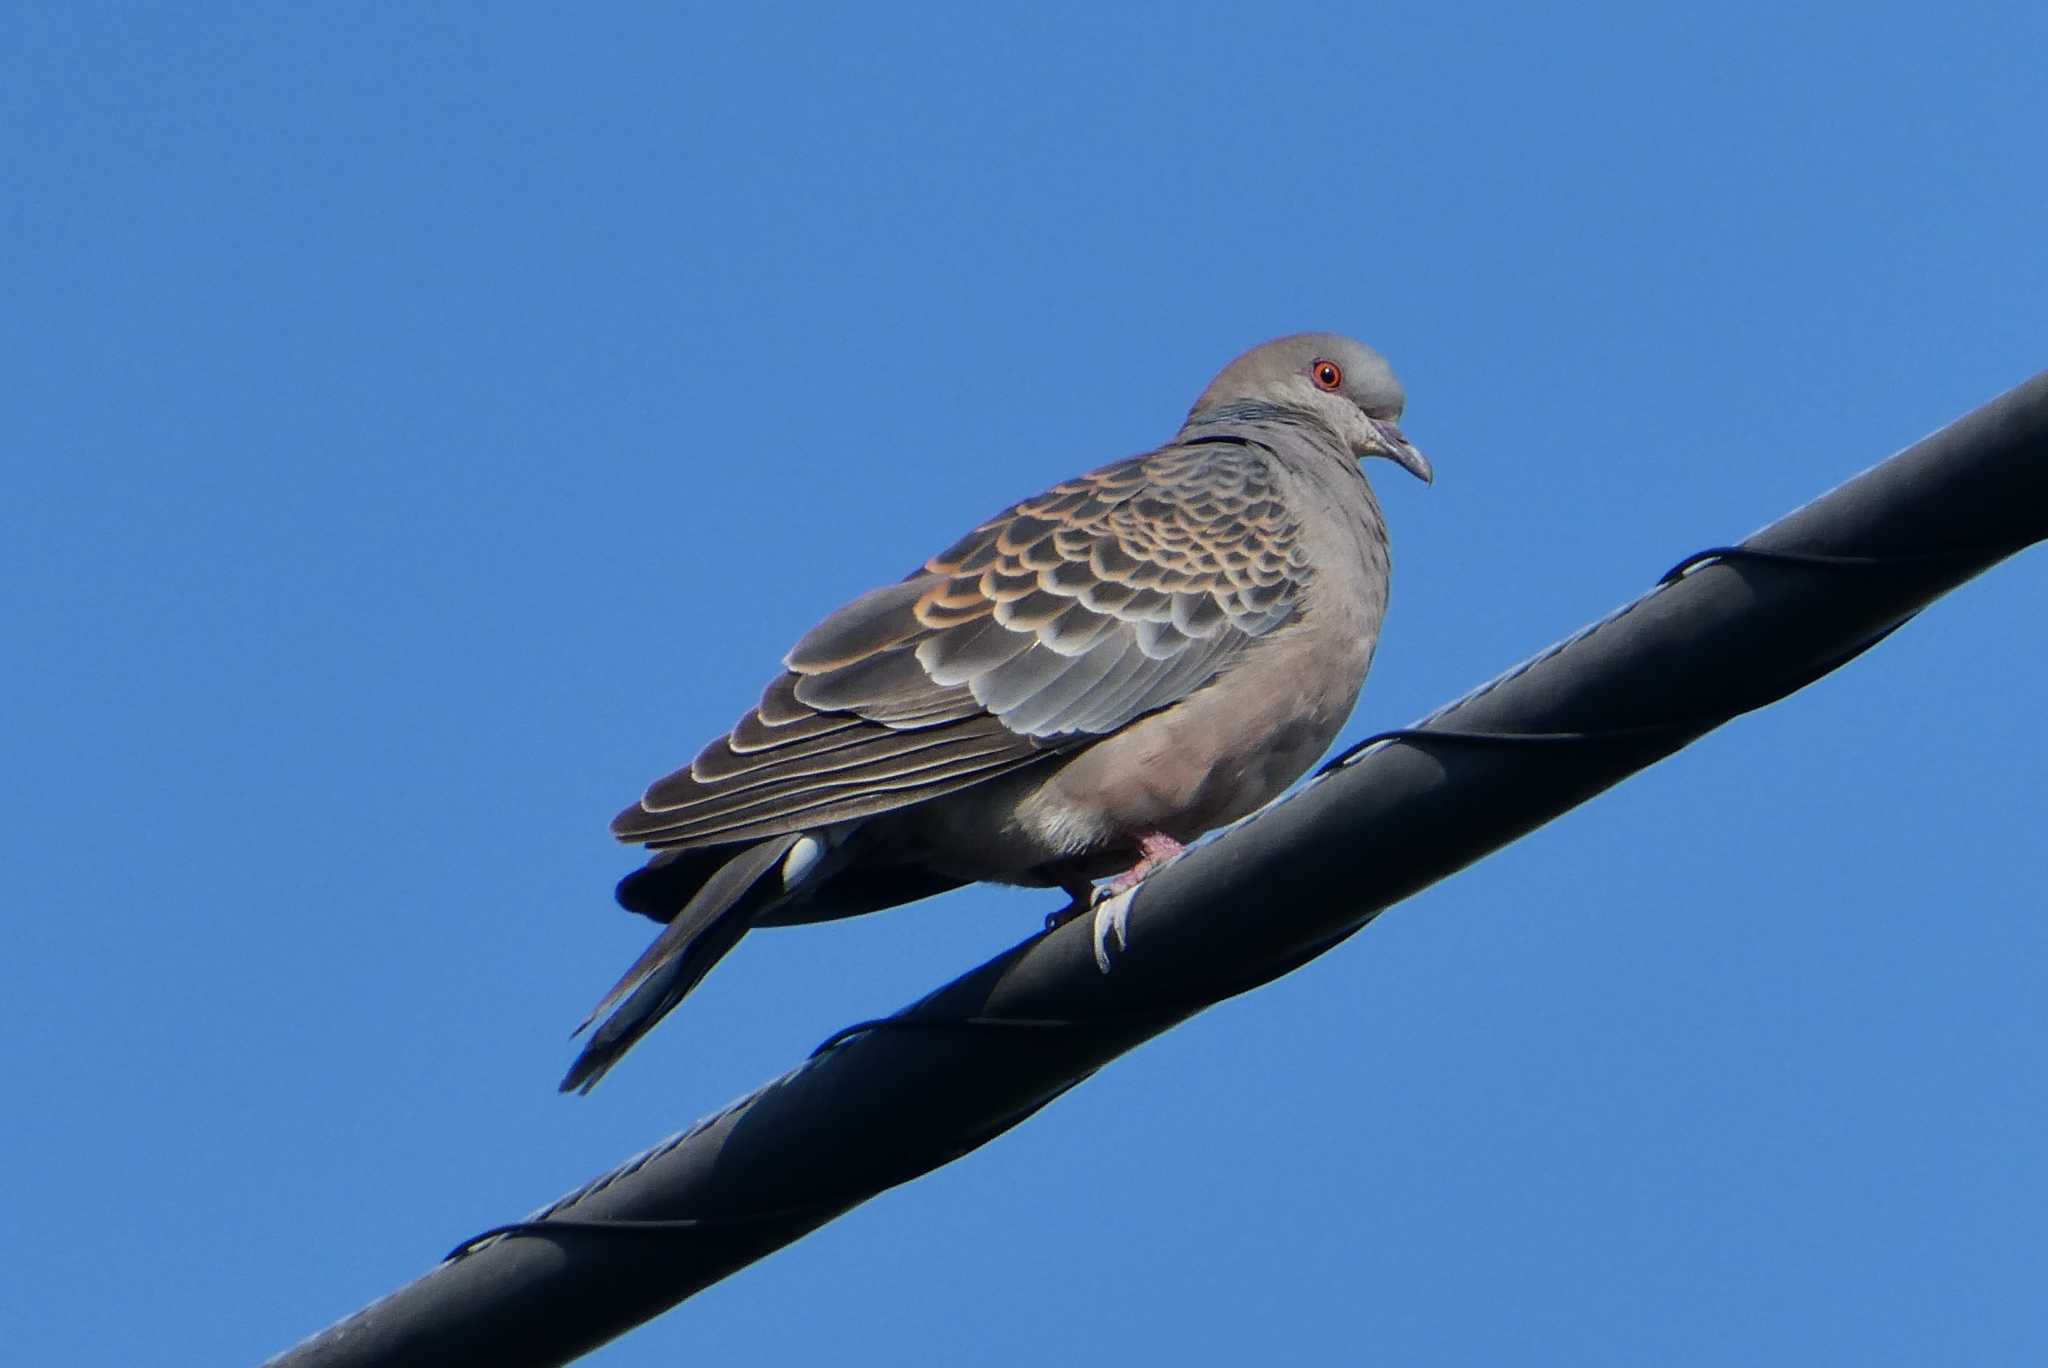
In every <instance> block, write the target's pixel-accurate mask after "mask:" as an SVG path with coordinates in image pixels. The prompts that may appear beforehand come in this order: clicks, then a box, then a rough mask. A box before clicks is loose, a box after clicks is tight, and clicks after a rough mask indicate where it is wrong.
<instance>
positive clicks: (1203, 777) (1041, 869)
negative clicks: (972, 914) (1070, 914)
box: [884, 640, 1369, 885]
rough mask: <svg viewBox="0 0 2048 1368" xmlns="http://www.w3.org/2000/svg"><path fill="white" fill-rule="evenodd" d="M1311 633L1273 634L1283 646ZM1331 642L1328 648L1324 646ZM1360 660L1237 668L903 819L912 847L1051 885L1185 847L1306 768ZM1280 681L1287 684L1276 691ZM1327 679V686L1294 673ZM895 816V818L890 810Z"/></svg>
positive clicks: (1340, 710) (1338, 723) (1353, 695)
mask: <svg viewBox="0 0 2048 1368" xmlns="http://www.w3.org/2000/svg"><path fill="white" fill-rule="evenodd" d="M1290 647H1294V648H1295V649H1298V650H1300V651H1302V652H1303V653H1304V654H1306V653H1308V652H1309V651H1310V650H1311V649H1312V648H1313V643H1311V642H1309V641H1306V640H1304V641H1300V642H1290V643H1281V642H1274V643H1269V644H1268V645H1267V647H1266V649H1267V650H1269V651H1273V652H1275V653H1276V654H1277V655H1280V656H1283V657H1284V656H1286V655H1291V654H1293V651H1292V650H1290V649H1289V648H1290ZM1324 649H1325V650H1327V646H1325V647H1324ZM1367 651H1369V647H1368V648H1366V650H1364V651H1361V652H1360V653H1359V654H1360V656H1361V658H1360V659H1359V660H1358V661H1357V662H1356V668H1355V669H1341V668H1340V669H1336V670H1332V669H1331V668H1330V662H1329V660H1328V658H1327V656H1324V657H1323V658H1322V659H1321V660H1320V661H1319V662H1318V664H1319V668H1317V669H1314V670H1309V669H1302V670H1298V671H1297V670H1292V669H1289V668H1286V666H1287V663H1288V662H1286V661H1285V660H1284V659H1281V660H1277V661H1275V662H1273V663H1275V664H1277V665H1279V666H1280V667H1281V668H1279V669H1276V670H1273V671H1263V670H1262V671H1259V672H1256V673H1257V677H1256V678H1254V679H1246V678H1245V677H1244V676H1242V675H1234V674H1231V673H1229V672H1226V673H1225V674H1224V675H1222V676H1219V678H1218V679H1217V680H1216V681H1215V682H1213V683H1211V684H1210V685H1209V686H1208V687H1206V688H1203V689H1200V690H1197V691H1196V692H1195V693H1193V694H1190V695H1189V696H1188V697H1187V698H1185V699H1183V700H1182V701H1181V702H1179V703H1177V704H1175V705H1174V706H1173V707H1170V708H1167V709H1164V710H1162V711H1160V712H1158V713H1154V714H1153V715H1151V716H1150V717H1146V718H1143V719H1141V720H1140V721H1138V722H1135V723H1133V724H1131V725H1130V726H1128V727H1126V728H1124V729H1123V730H1122V731H1120V732H1117V733H1116V734H1115V735H1113V736H1108V737H1105V738H1104V739H1103V740H1101V741H1099V742H1097V743H1096V744H1094V745H1093V746H1091V747H1089V748H1088V749H1087V750H1085V751H1082V752H1080V753H1079V754H1077V755H1076V756H1074V758H1072V759H1071V760H1067V761H1064V762H1058V761H1054V762H1050V763H1049V764H1048V766H1047V767H1046V768H1044V769H1039V768H1036V767H1034V768H1033V769H1032V770H1028V771H1025V772H1023V773H1020V774H1017V775H1013V776H1010V777H1009V778H1006V779H1004V780H1000V781H998V782H997V783H996V784H994V785H990V786H989V787H988V788H986V789H979V790H974V791H970V792H967V793H962V794H959V795H956V796H953V797H949V798H944V799H940V800H938V801H936V802H934V803H931V804H926V805H923V806H922V807H921V808H920V809H918V810H915V811H914V812H906V813H903V814H900V817H899V815H897V814H892V817H899V820H903V821H904V822H905V824H906V826H908V825H914V826H915V828H916V829H915V831H914V833H913V832H910V831H905V832H903V833H901V835H902V836H904V837H907V838H909V840H908V841H907V842H906V844H907V845H908V846H909V847H910V848H919V847H921V848H922V852H923V857H924V859H926V860H927V861H929V862H930V863H931V865H932V866H934V867H937V868H942V869H945V870H946V871H947V872H949V873H951V874H953V875H955V876H956V877H961V878H966V879H990V880H996V881H1000V882H1006V883H1021V884H1033V885H1045V884H1049V883H1054V882H1060V881H1065V880H1068V879H1070V878H1073V877H1076V876H1078V877H1082V878H1099V877H1102V876H1104V875H1107V874H1111V873H1116V872H1118V871H1120V870H1122V869H1125V868H1127V867H1129V866H1130V865H1131V864H1132V863H1133V861H1134V860H1135V858H1136V852H1137V848H1138V841H1139V839H1140V838H1141V837H1143V836H1145V835H1147V834H1150V833H1155V832H1157V833H1162V834H1164V835H1167V836H1171V837H1173V838H1174V839H1176V840H1178V841H1181V842H1189V841H1193V840H1195V839H1196V838H1198V837H1200V836H1201V835H1203V834H1204V833H1205V832H1209V831H1213V830H1215V829H1216V828H1217V827H1220V826H1224V825H1227V824H1228V823H1230V822H1234V821H1236V820H1237V819H1238V818H1240V817H1243V816H1246V815H1247V814H1249V813H1251V812H1253V811H1256V810H1257V809H1258V808H1259V807H1260V806H1262V805H1263V804H1265V803H1267V802H1268V801H1270V800H1271V799H1273V798H1275V797H1277V796H1278V795H1279V794H1280V793H1281V792H1282V791H1284V790H1285V789H1286V788H1287V786H1288V785H1289V784H1291V783H1293V782H1294V781H1295V780H1296V779H1298V778H1300V777H1301V776H1302V774H1304V773H1306V772H1307V770H1308V768H1309V766H1310V765H1312V764H1314V763H1315V762H1316V760H1317V758H1318V757H1319V756H1321V755H1322V753H1323V752H1324V751H1325V750H1326V749H1328V747H1329V745H1330V742H1331V741H1332V740H1334V739H1335V738H1336V735H1337V733H1338V731H1339V730H1341V729H1342V727H1343V725H1344V720H1345V718H1346V717H1348V716H1349V715H1350V712H1351V707H1352V705H1353V703H1355V702H1356V701H1357V698H1358V690H1359V686H1360V685H1361V684H1362V683H1363V682H1364V675H1365V667H1366V664H1367V659H1366V658H1365V657H1366V654H1367ZM1276 679H1280V680H1288V681H1290V686H1289V687H1288V688H1275V687H1273V681H1274V680H1276ZM1312 679H1321V680H1324V681H1326V682H1325V683H1324V684H1323V685H1322V686H1321V687H1315V686H1313V685H1308V686H1302V685H1299V684H1297V683H1295V681H1303V680H1312ZM884 820H888V819H884Z"/></svg>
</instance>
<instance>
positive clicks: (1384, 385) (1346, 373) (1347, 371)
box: [1188, 333, 1436, 484]
mask: <svg viewBox="0 0 2048 1368" xmlns="http://www.w3.org/2000/svg"><path fill="white" fill-rule="evenodd" d="M1406 403H1407V396H1406V395H1405V394H1403V393H1402V391H1401V382H1400V381H1399V380H1396V379H1395V378H1394V371H1393V368H1392V367H1390V366H1389V365H1387V359H1386V358H1385V357H1384V356H1381V355H1380V354H1379V353H1378V352H1376V351H1374V350H1373V349H1372V348H1371V347H1368V346H1366V345H1365V344H1364V343H1363V342H1354V341H1352V340H1351V339H1350V338H1348V337H1342V336H1339V335H1338V334H1336V333H1296V334H1295V335H1294V336H1292V337H1282V338H1279V339H1278V340H1276V341H1272V342H1268V343H1266V344H1265V345H1263V346H1259V347H1254V348H1252V349H1251V350H1250V351H1248V352H1246V353H1245V354H1244V355H1243V356H1240V357H1238V358H1237V360H1235V361H1233V362H1231V363H1230V364H1229V365H1228V366H1225V367H1224V368H1223V373H1222V374H1221V375H1219V376H1217V377H1216V378H1215V379H1214V380H1212V381H1210V382H1209V388H1207V389H1205V390H1203V391H1202V397H1201V398H1199V399H1197V400H1196V401H1195V406H1194V408H1193V409H1191V410H1190V411H1189V413H1188V418H1189V421H1190V422H1194V421H1197V420H1198V419H1200V418H1201V417H1203V416H1205V415H1207V414H1209V413H1210V412H1212V411H1214V410H1219V409H1228V408H1230V407H1233V406H1237V405H1249V406H1257V405H1272V406H1274V407H1276V408H1283V409H1292V410H1295V411H1297V412H1301V413H1306V414H1308V415H1309V416H1311V417H1313V418H1314V419H1315V420H1316V421H1318V422H1320V423H1321V424H1322V425H1323V426H1325V427H1327V428H1329V429H1330V430H1331V431H1333V432H1335V433H1336V434H1337V436H1338V437H1339V438H1340V439H1341V440H1342V441H1343V443H1344V445H1345V446H1346V447H1348V448H1349V449H1350V451H1351V454H1352V455H1353V456H1354V457H1355V458H1357V459H1358V460H1361V461H1362V460H1364V459H1365V458H1366V457H1368V456H1384V457H1386V458H1387V459H1388V460H1390V461H1392V462H1393V463H1394V464H1396V465H1398V466H1400V467H1401V468H1402V469H1403V470H1405V471H1407V472H1408V473H1409V474H1410V475H1413V476H1414V477H1415V478H1416V479H1418V480H1421V481H1423V482H1424V483H1425V484H1427V483H1430V482H1432V481H1434V480H1435V478H1436V472H1435V471H1433V470H1432V469H1431V468H1430V464H1429V460H1428V458H1427V457H1425V456H1424V455H1423V454H1422V453H1421V452H1419V451H1417V450H1416V449H1415V445H1414V443H1412V442H1410V441H1409V440H1408V439H1407V438H1406V437H1405V436H1403V435H1402V433H1401V429H1400V427H1399V426H1398V424H1399V422H1400V419H1401V409H1402V407H1403V406H1404V405H1405V404H1406Z"/></svg>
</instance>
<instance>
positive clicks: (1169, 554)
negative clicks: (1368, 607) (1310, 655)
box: [612, 440, 1310, 847]
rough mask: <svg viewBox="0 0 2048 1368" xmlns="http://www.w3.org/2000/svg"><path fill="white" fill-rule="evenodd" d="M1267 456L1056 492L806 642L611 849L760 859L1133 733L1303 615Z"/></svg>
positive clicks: (628, 820)
mask: <svg viewBox="0 0 2048 1368" xmlns="http://www.w3.org/2000/svg"><path fill="white" fill-rule="evenodd" d="M1270 459H1271V458H1270V457H1269V455H1268V454H1267V453H1266V452H1265V451H1264V450H1263V449H1261V448H1259V447H1257V446H1256V445H1254V444H1252V443H1250V442H1243V441H1235V440H1233V441H1214V440H1212V441H1207V442H1204V443H1201V444H1199V445H1187V446H1169V447H1165V448H1162V449H1161V450H1159V451H1156V452H1153V453H1151V454H1150V455H1147V456H1141V457H1136V458H1134V459H1132V460H1128V461H1122V462H1119V463H1117V464H1115V465H1112V466H1106V467H1104V468H1103V469H1100V470H1097V471H1093V472H1091V473H1090V474H1087V475H1082V476H1079V477H1077V478H1075V479H1072V480H1067V481H1065V482H1063V483H1061V484H1058V485H1055V486H1053V487H1052V488H1051V489H1049V490H1047V491H1046V492H1045V493H1044V494H1041V495H1039V496H1038V497H1037V498H1035V499H1027V500H1025V501H1024V502H1022V503H1020V504H1017V505H1015V506H1014V507H1012V508H1010V509H1007V510H1005V511H1004V512H1003V513H1001V514H999V515H997V516H996V517H994V518H991V519H990V520H989V521H987V522H985V523H983V524H981V526H979V527H977V528H975V529H974V530H973V531H971V532H969V533H968V534H967V535H966V536H964V537H962V538H961V539H960V540H959V541H957V542H955V543H954V544H953V545H952V546H951V547H949V548H948V549H947V550H945V551H944V552H941V553H940V554H939V555H937V556H934V557H933V558H932V559H931V560H929V561H927V562H926V563H925V564H924V566H923V567H922V568H921V569H920V570H919V571H917V572H916V573H914V574H912V575H910V576H909V577H907V578H906V579H904V580H902V581H900V582H899V583H896V584H892V585H886V586H883V587H882V588H879V589H875V590H872V591H870V592H869V593H866V594H863V595H862V596H861V597H859V598H857V599H855V600H854V601H853V602H852V603H849V604H848V605H846V606H845V607H844V608H841V609H840V610H839V611H838V612H836V613H833V614H832V615H831V616H829V617H827V618H826V619H825V620H824V621H823V622H821V623H819V624H818V626H816V627H814V628H813V629H812V630H811V631H810V632H808V633H806V634H805V635H804V637H803V638H802V640H800V641H799V642H798V643H797V644H796V646H795V647H794V648H793V649H792V650H791V651H790V653H789V655H788V657H787V659H786V661H785V663H786V665H787V667H788V669H787V671H786V672H785V673H784V674H782V675H780V676H778V677H777V679H776V680H775V681H774V682H773V683H771V684H770V685H769V686H768V689H767V691H766V692H765V693H764V694H763V696H762V699H761V702H760V704H759V705H758V706H756V707H755V708H754V709H753V710H751V711H750V712H748V713H747V714H746V715H745V716H744V717H742V718H741V719H740V720H739V722H738V724H737V725H736V726H734V728H733V729H732V731H731V732H730V733H729V734H727V735H726V736H724V737H721V738H719V739H718V740H716V741H714V742H712V743H711V744H710V745H709V746H707V747H705V749H704V751H703V753H701V754H700V755H699V756H698V757H697V759H696V760H695V761H694V762H693V763H692V764H691V766H690V767H689V768H687V769H683V770H679V771H677V772H676V773H675V774H672V775H670V776H668V777H667V778H665V779H662V780H660V781H658V782H657V783H655V784H654V785H653V786H652V787H650V788H649V789H648V791H647V795H646V796H645V797H644V798H643V799H642V800H641V801H640V802H639V803H637V804H635V805H634V806H633V807H630V808H628V809H626V811H624V812H622V813H620V814H619V816H618V818H617V819H616V820H615V821H614V822H613V827H612V829H613V831H614V832H615V833H616V834H617V835H618V836H619V837H620V839H622V840H630V841H640V842H645V843H647V844H650V845H658V846H681V847H690V846H698V845H709V844H714V843H721V842H728V841H738V840H754V839H759V838H762V837H766V836H770V835H778V834H783V833H786V832H790V831H797V830H804V829H809V828H815V827H817V826H820V825H824V824H827V823H830V822H837V821H845V820H849V819H851V818H855V817H863V816H871V815H874V814H876V813H879V812H886V811H890V810H892V809H895V808H900V807H905V806H908V805H909V804H912V803H917V802H923V801H925V800H927V799H929V798H932V797H937V796H940V795H942V794H945V793H950V792H955V791H957V790H959V789H962V788H966V787H970V786H971V785H973V784H976V783H980V782H983V781H985V780H988V779H991V778H994V777H997V776H999V775H1002V774H1005V773H1008V772H1011V771H1014V770H1016V769H1019V768H1021V767H1023V766H1026V765H1031V764H1036V763H1038V762H1040V761H1041V760H1043V759H1045V758H1047V757H1049V756H1052V755H1055V754H1058V753H1061V752H1064V751H1071V750H1073V749H1075V748H1077V747H1080V746H1085V745H1087V744H1090V743H1091V742H1093V741H1094V740H1096V739H1098V738H1100V737H1102V736H1105V735H1107V734H1109V733H1111V732H1114V731H1116V730H1118V729H1120V728H1122V727H1124V726H1127V725H1129V724H1130V723H1131V722H1133V721H1135V720H1136V719H1137V718H1139V717H1142V716H1144V715H1145V714H1146V713H1148V712H1153V711H1156V710H1158V709H1160V708H1163V707H1167V706H1169V705H1171V704H1172V703H1174V702H1177V701H1178V700H1180V699H1182V698H1185V697H1186V696H1187V695H1188V694H1189V693H1191V692H1193V691H1194V690H1195V689H1198V688H1200V687H1201V686H1202V685H1203V684H1205V683H1207V682H1208V681H1209V680H1210V679H1213V678H1214V677H1215V675H1216V674H1217V672H1218V671H1220V670H1221V669H1223V668H1224V667H1225V666H1226V665H1227V664H1228V662H1229V660H1230V659H1231V657H1232V656H1233V655H1234V654H1235V653H1237V652H1238V651H1240V650H1242V649H1244V647H1245V646H1247V645H1248V644H1249V643H1250V642H1252V641H1253V640H1255V639H1256V638H1258V637H1261V636H1264V635H1267V634H1268V633H1270V632H1273V631H1275V630H1277V629H1278V628H1280V627H1281V626H1283V625H1285V624H1286V623H1287V622H1289V621H1291V620H1292V619H1293V617H1294V616H1295V615H1296V614H1297V613H1298V612H1299V611H1300V610H1301V605H1302V598H1303V595H1304V592H1305V591H1306V589H1307V587H1308V584H1309V579H1310V569H1309V566H1308V563H1307V559H1306V555H1305V552H1304V549H1303V547H1302V545H1301V539H1300V526H1299V521H1298V519H1297V518H1296V517H1295V515H1294V514H1293V512H1292V511H1291V510H1290V509H1289V508H1288V507H1287V505H1286V503H1285V501H1284V500H1283V499H1282V498H1281V496H1280V488H1279V484H1278V481H1277V480H1276V478H1275V475H1274V470H1273V467H1272V465H1271V464H1270Z"/></svg>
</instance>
